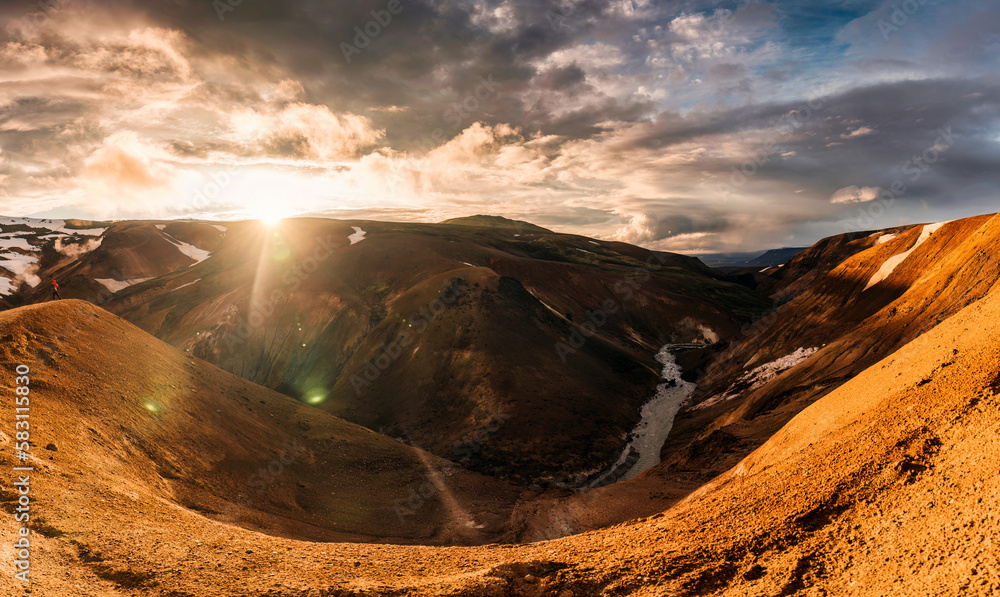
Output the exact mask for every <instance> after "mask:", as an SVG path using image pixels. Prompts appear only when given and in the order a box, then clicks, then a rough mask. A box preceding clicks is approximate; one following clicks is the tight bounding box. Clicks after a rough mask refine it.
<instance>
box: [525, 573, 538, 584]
mask: <svg viewBox="0 0 1000 597" xmlns="http://www.w3.org/2000/svg"><path fill="white" fill-rule="evenodd" d="M536 580H538V579H537V578H535V576H534V575H533V574H528V575H526V576H525V577H524V582H535V581H536Z"/></svg>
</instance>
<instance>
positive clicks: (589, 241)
mask: <svg viewBox="0 0 1000 597" xmlns="http://www.w3.org/2000/svg"><path fill="white" fill-rule="evenodd" d="M587 242H588V243H590V244H592V245H600V244H601V243H599V242H595V241H592V240H588V241H587Z"/></svg>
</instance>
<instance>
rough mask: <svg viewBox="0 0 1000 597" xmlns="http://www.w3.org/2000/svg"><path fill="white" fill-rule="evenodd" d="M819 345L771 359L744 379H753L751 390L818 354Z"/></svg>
mask: <svg viewBox="0 0 1000 597" xmlns="http://www.w3.org/2000/svg"><path fill="white" fill-rule="evenodd" d="M818 350H819V348H818V347H814V348H799V349H798V350H796V351H795V352H793V353H792V354H788V355H785V356H783V357H781V358H780V359H777V360H775V361H771V362H770V363H765V364H763V365H761V366H760V367H757V368H756V369H754V370H753V371H751V372H750V373H748V374H746V375H744V376H743V378H742V379H743V380H744V381H752V382H753V385H751V386H750V389H751V390H754V389H757V388H759V387H761V386H762V385H764V384H766V383H767V382H769V381H771V380H772V379H774V378H775V377H777V376H778V374H779V373H781V372H782V371H785V370H786V369H791V368H792V367H794V366H796V365H798V364H799V363H801V362H802V361H804V360H806V359H808V358H809V357H811V356H812V355H814V354H816V351H818Z"/></svg>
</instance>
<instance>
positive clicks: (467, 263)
mask: <svg viewBox="0 0 1000 597" xmlns="http://www.w3.org/2000/svg"><path fill="white" fill-rule="evenodd" d="M461 263H462V265H467V266H469V267H476V266H474V265H472V264H471V263H469V262H468V261H463V262H461Z"/></svg>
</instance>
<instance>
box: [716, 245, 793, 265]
mask: <svg viewBox="0 0 1000 597" xmlns="http://www.w3.org/2000/svg"><path fill="white" fill-rule="evenodd" d="M807 248H808V247H786V248H783V249H771V250H769V251H765V252H764V253H760V252H759V251H752V252H744V253H707V254H703V255H698V256H697V257H698V259H700V260H701V261H702V263H704V264H705V265H707V266H709V267H714V268H716V269H720V268H733V269H735V268H744V267H773V266H776V265H781V264H783V263H785V262H787V261H788V260H789V259H791V258H792V257H794V256H795V255H797V254H799V253H801V252H802V251H804V250H806V249H807Z"/></svg>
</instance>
